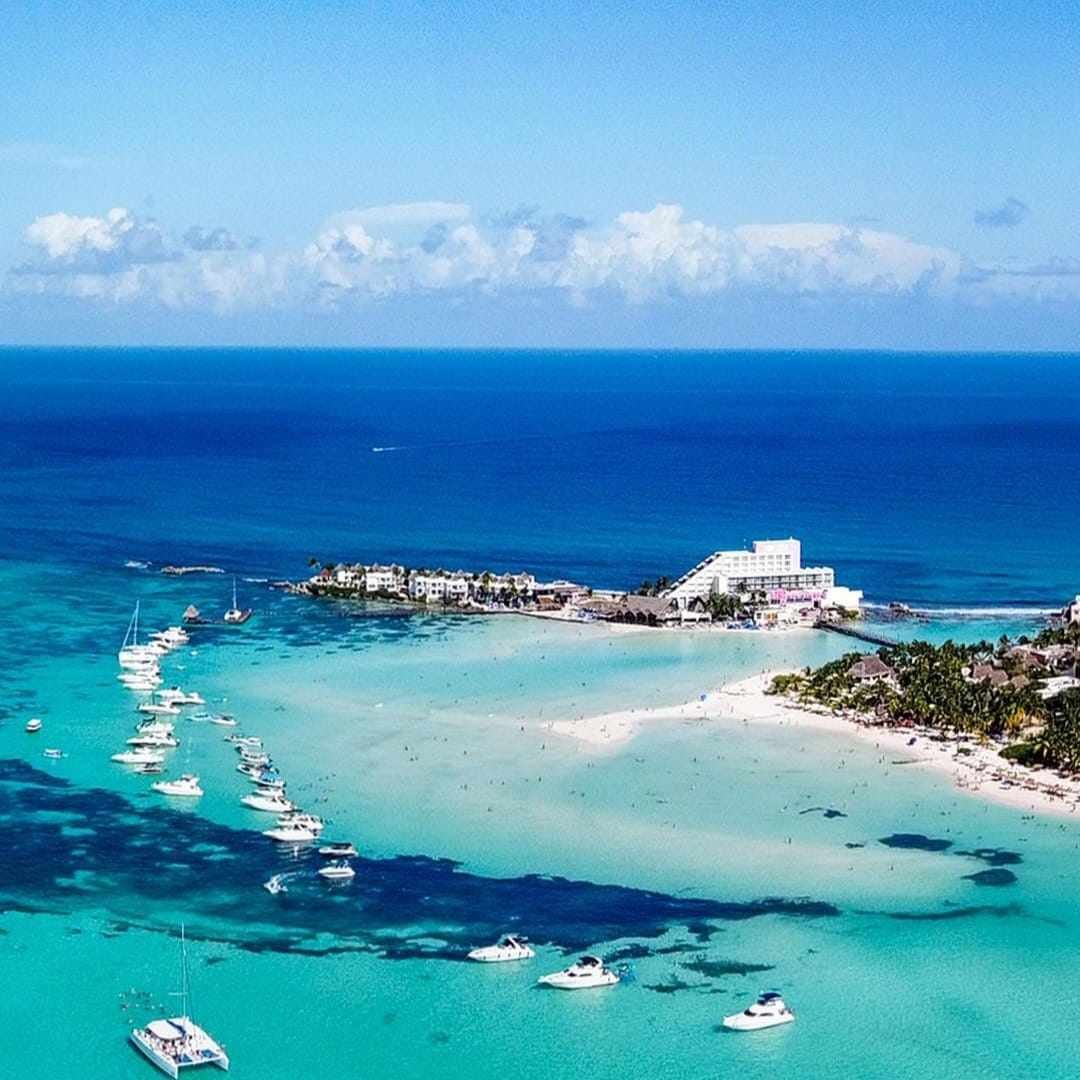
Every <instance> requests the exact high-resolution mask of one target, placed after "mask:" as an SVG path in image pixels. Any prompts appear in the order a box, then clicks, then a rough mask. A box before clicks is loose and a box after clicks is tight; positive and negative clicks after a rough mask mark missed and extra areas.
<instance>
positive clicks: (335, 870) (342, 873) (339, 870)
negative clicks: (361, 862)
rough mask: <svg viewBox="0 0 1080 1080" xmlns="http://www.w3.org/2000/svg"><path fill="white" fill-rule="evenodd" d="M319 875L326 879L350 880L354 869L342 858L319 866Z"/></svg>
mask: <svg viewBox="0 0 1080 1080" xmlns="http://www.w3.org/2000/svg"><path fill="white" fill-rule="evenodd" d="M319 877H321V878H325V879H326V880H327V881H351V880H352V879H353V878H354V877H356V871H355V870H354V869H353V868H352V867H351V866H350V865H349V864H348V863H347V862H346V861H345V860H344V859H342V860H341V861H340V862H332V863H329V864H328V865H326V866H320V867H319Z"/></svg>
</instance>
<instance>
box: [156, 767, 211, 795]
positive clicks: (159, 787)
mask: <svg viewBox="0 0 1080 1080" xmlns="http://www.w3.org/2000/svg"><path fill="white" fill-rule="evenodd" d="M150 786H151V787H152V788H153V789H154V791H156V792H158V794H159V795H172V796H174V797H176V798H185V799H198V798H199V797H200V796H201V795H202V794H203V789H202V788H201V787H199V778H198V777H197V776H195V775H194V774H193V773H184V775H183V776H181V777H180V779H179V780H159V781H158V782H157V783H156V784H151V785H150Z"/></svg>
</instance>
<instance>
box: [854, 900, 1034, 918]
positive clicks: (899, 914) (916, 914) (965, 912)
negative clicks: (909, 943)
mask: <svg viewBox="0 0 1080 1080" xmlns="http://www.w3.org/2000/svg"><path fill="white" fill-rule="evenodd" d="M867 914H869V912H868V913H867ZM1024 914H1025V912H1024V909H1023V908H1022V907H1021V906H1020V905H1019V904H1004V905H1002V906H1001V907H995V906H994V905H992V904H982V905H974V906H969V907H956V908H949V909H948V910H947V911H890V912H886V915H887V917H888V918H890V919H900V920H902V921H904V922H947V921H949V920H951V919H973V918H978V917H979V916H982V915H987V916H991V917H992V918H995V919H1011V918H1015V917H1018V916H1022V915H1024Z"/></svg>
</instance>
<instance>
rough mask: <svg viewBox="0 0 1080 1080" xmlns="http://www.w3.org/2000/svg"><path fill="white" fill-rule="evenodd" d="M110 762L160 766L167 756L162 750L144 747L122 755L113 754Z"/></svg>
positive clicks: (126, 751)
mask: <svg viewBox="0 0 1080 1080" xmlns="http://www.w3.org/2000/svg"><path fill="white" fill-rule="evenodd" d="M109 760H110V761H115V762H117V763H118V764H120V765H160V764H161V763H162V762H163V761H164V760H165V755H164V754H163V753H161V751H160V750H151V749H150V748H149V747H142V748H140V749H138V750H124V751H123V752H122V753H119V754H113V756H112V757H111V758H110V759H109Z"/></svg>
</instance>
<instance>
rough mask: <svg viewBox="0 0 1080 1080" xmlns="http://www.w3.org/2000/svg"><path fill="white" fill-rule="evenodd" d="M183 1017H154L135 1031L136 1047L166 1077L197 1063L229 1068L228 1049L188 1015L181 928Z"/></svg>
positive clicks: (183, 939) (184, 954) (183, 937)
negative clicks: (226, 1051)
mask: <svg viewBox="0 0 1080 1080" xmlns="http://www.w3.org/2000/svg"><path fill="white" fill-rule="evenodd" d="M179 996H180V1001H181V1006H180V1013H181V1015H180V1016H173V1017H170V1018H169V1019H167V1020H165V1019H159V1020H151V1021H150V1023H148V1024H147V1025H146V1027H141V1028H135V1029H133V1030H132V1032H131V1035H130V1038H131V1041H132V1043H133V1044H134V1045H135V1047H136V1049H138V1050H139V1052H140V1053H142V1054H143V1055H144V1056H145V1057H147V1058H148V1059H149V1060H150V1061H151V1062H152V1063H153V1064H154V1065H156V1066H157V1067H158V1068H159V1069H160V1070H161V1071H162V1072H163V1073H165V1075H166V1076H171V1077H172V1078H173V1080H178V1077H179V1076H180V1072H181V1070H182V1069H187V1068H192V1067H195V1066H197V1065H216V1066H217V1067H218V1068H219V1069H224V1070H225V1071H226V1072H228V1070H229V1055H228V1054H226V1053H225V1048H224V1047H223V1046H222V1045H221V1044H220V1043H219V1042H217V1041H216V1040H215V1039H214V1038H212V1037H211V1035H210V1034H209V1033H208V1032H207V1031H206V1030H205V1029H204V1028H201V1027H199V1025H198V1024H196V1023H195V1021H194V1020H192V1019H191V1017H190V1016H188V996H189V990H188V971H187V940H186V938H185V936H184V929H183V927H181V928H180V995H179Z"/></svg>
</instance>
